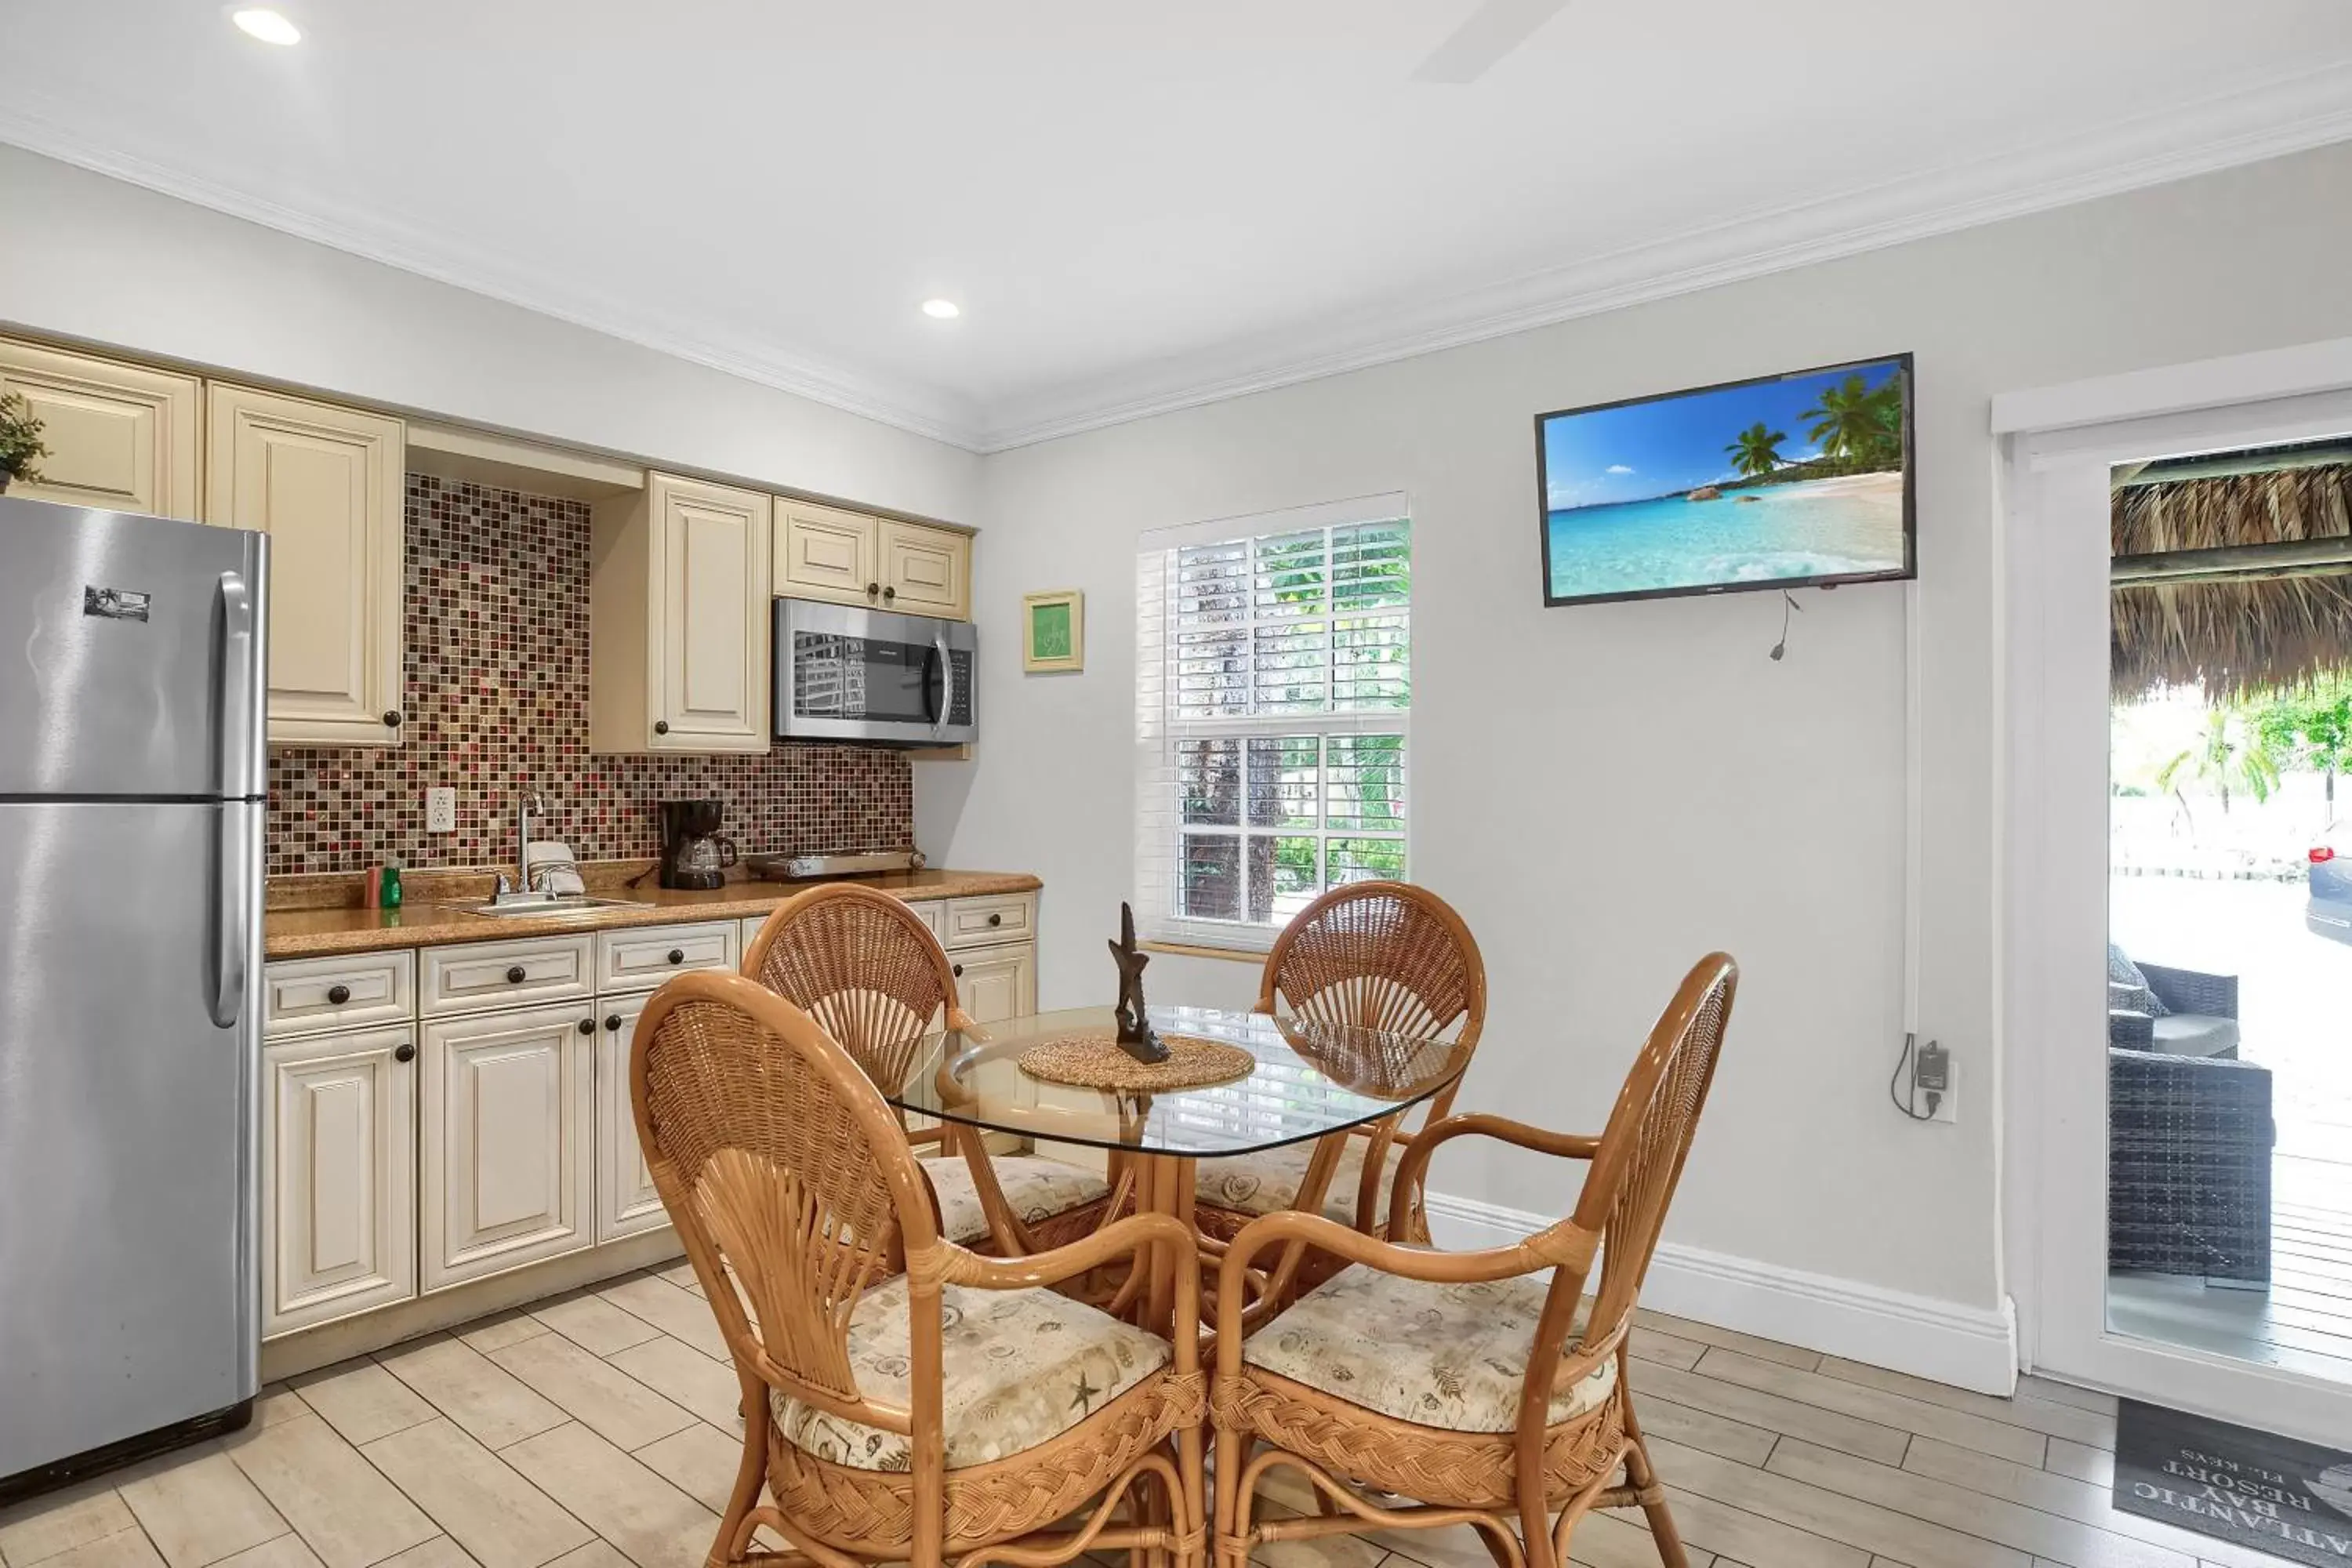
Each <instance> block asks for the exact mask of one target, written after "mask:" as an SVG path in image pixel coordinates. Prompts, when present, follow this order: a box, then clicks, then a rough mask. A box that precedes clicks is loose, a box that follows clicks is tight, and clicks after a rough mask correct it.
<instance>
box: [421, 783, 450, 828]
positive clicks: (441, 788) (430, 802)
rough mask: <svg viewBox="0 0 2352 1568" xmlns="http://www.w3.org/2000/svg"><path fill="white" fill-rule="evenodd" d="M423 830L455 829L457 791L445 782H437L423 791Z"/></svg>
mask: <svg viewBox="0 0 2352 1568" xmlns="http://www.w3.org/2000/svg"><path fill="white" fill-rule="evenodd" d="M425 832H427V833H455V832H457V791H456V790H454V789H451V788H450V787H449V786H448V785H447V784H437V785H436V786H435V787H433V788H432V789H428V790H426V791H425Z"/></svg>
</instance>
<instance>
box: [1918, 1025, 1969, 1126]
mask: <svg viewBox="0 0 2352 1568" xmlns="http://www.w3.org/2000/svg"><path fill="white" fill-rule="evenodd" d="M1959 1088H1960V1086H1959V1077H1958V1073H1957V1072H1956V1071H1955V1069H1954V1068H1953V1065H1952V1053H1951V1051H1950V1050H1949V1049H1948V1047H1945V1046H1944V1045H1943V1044H1942V1043H1941V1042H1939V1041H1937V1040H1928V1041H1927V1042H1925V1043H1924V1044H1922V1045H1921V1046H1920V1047H1919V1049H1918V1051H1917V1053H1916V1055H1914V1056H1913V1057H1912V1058H1911V1103H1912V1104H1914V1105H1915V1106H1916V1107H1918V1109H1919V1110H1921V1111H1922V1112H1924V1113H1925V1114H1926V1115H1927V1120H1928V1121H1941V1122H1945V1123H1947V1124H1951V1123H1956V1122H1958V1121H1959V1103H1960V1093H1959Z"/></svg>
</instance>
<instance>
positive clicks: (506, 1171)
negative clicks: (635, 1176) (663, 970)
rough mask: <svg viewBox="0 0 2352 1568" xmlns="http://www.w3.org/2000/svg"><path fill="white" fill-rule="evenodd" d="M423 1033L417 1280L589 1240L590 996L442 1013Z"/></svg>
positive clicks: (516, 1261) (498, 1266) (509, 1262)
mask: <svg viewBox="0 0 2352 1568" xmlns="http://www.w3.org/2000/svg"><path fill="white" fill-rule="evenodd" d="M420 1033H421V1039H420V1045H421V1047H422V1049H421V1052H420V1055H419V1059H418V1063H417V1066H418V1068H419V1071H418V1074H417V1077H418V1079H419V1087H418V1093H419V1095H420V1096H421V1098H422V1104H421V1106H420V1107H419V1110H418V1115H417V1129H418V1151H419V1159H418V1165H419V1170H418V1180H417V1198H418V1209H419V1216H418V1224H417V1249H418V1258H419V1280H418V1283H419V1285H420V1287H421V1289H424V1290H425V1291H427V1292H430V1291H434V1290H439V1289H446V1288H447V1287H449V1286H452V1285H457V1284H460V1283H462V1282H464V1281H466V1280H467V1279H478V1278H480V1277H481V1276H483V1275H487V1274H497V1273H502V1272H504V1271H505V1270H507V1269H509V1268H516V1267H519V1266H520V1265H521V1264H525V1263H535V1262H537V1261H539V1260H540V1259H541V1258H555V1257H559V1256H561V1255H562V1254H563V1253H567V1252H572V1251H576V1250H578V1249H580V1248H582V1247H593V1246H594V1245H595V1242H596V1133H595V1127H596V1036H597V1034H598V1033H599V1029H598V1025H597V1014H596V1013H595V1011H594V1005H593V1003H575V1004H572V1005H555V1006H549V1007H531V1008H525V1009H521V1010H519V1011H515V1012H499V1013H482V1014H478V1015H467V1016H458V1017H452V1018H446V1019H440V1020H436V1021H433V1022H429V1023H427V1024H425V1026H424V1027H423V1029H422V1030H421V1031H420Z"/></svg>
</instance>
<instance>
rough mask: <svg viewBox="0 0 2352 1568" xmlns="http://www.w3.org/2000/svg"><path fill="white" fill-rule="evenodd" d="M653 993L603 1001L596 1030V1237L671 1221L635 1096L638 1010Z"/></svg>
mask: <svg viewBox="0 0 2352 1568" xmlns="http://www.w3.org/2000/svg"><path fill="white" fill-rule="evenodd" d="M650 1000H652V997H651V995H650V994H647V995H644V996H624V997H620V998H618V999H617V1000H608V1001H606V1002H604V1004H603V1007H604V1017H603V1019H602V1020H601V1021H600V1026H599V1027H598V1029H597V1031H596V1239H597V1240H598V1241H599V1242H606V1241H618V1240H619V1239H620V1238H621V1237H625V1236H635V1234H636V1233H637V1232H639V1231H641V1230H658V1229H660V1228H661V1227H662V1226H666V1225H667V1224H668V1223H669V1211H668V1210H667V1209H665V1208H663V1207H662V1200H661V1194H660V1193H659V1192H657V1191H656V1190H655V1188H654V1177H653V1172H652V1171H650V1170H648V1169H647V1168H646V1156H645V1151H644V1149H643V1148H642V1147H641V1146H640V1145H639V1143H638V1142H637V1113H636V1109H635V1106H634V1105H633V1104H632V1103H631V1101H630V1099H629V1051H630V1047H632V1046H634V1045H635V1041H636V1037H637V1015H638V1014H640V1013H643V1012H644V1011H645V1010H646V1003H647V1002H648V1001H650Z"/></svg>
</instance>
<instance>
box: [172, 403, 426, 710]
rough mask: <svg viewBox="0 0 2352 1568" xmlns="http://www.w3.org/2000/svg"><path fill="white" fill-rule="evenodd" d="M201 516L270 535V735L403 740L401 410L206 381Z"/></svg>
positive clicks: (212, 520)
mask: <svg viewBox="0 0 2352 1568" xmlns="http://www.w3.org/2000/svg"><path fill="white" fill-rule="evenodd" d="M205 424H206V436H207V447H208V449H209V451H208V462H207V472H206V476H205V521H207V522H213V523H219V524H222V525H224V526H226V527H230V528H249V529H256V530H258V531H261V532H263V533H266V534H268V535H269V739H270V740H271V741H272V742H291V743H295V744H299V745H316V746H394V745H398V744H399V743H400V721H401V711H400V695H401V688H400V679H401V677H400V641H401V531H402V517H401V484H402V472H403V463H404V450H403V447H404V440H403V433H402V429H401V424H400V421H399V420H397V419H388V418H385V417H383V416H381V415H375V414H362V413H360V412H358V411H357V410H355V409H350V408H338V407H335V406H333V405H331V404H324V403H313V402H310V400H309V399H307V398H299V397H287V396H284V395H280V394H278V393H274V392H258V391H255V390H254V389H252V388H250V387H243V386H226V385H223V384H219V383H217V382H215V383H214V384H212V385H211V387H210V388H209V398H208V416H207V418H206V421H205Z"/></svg>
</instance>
